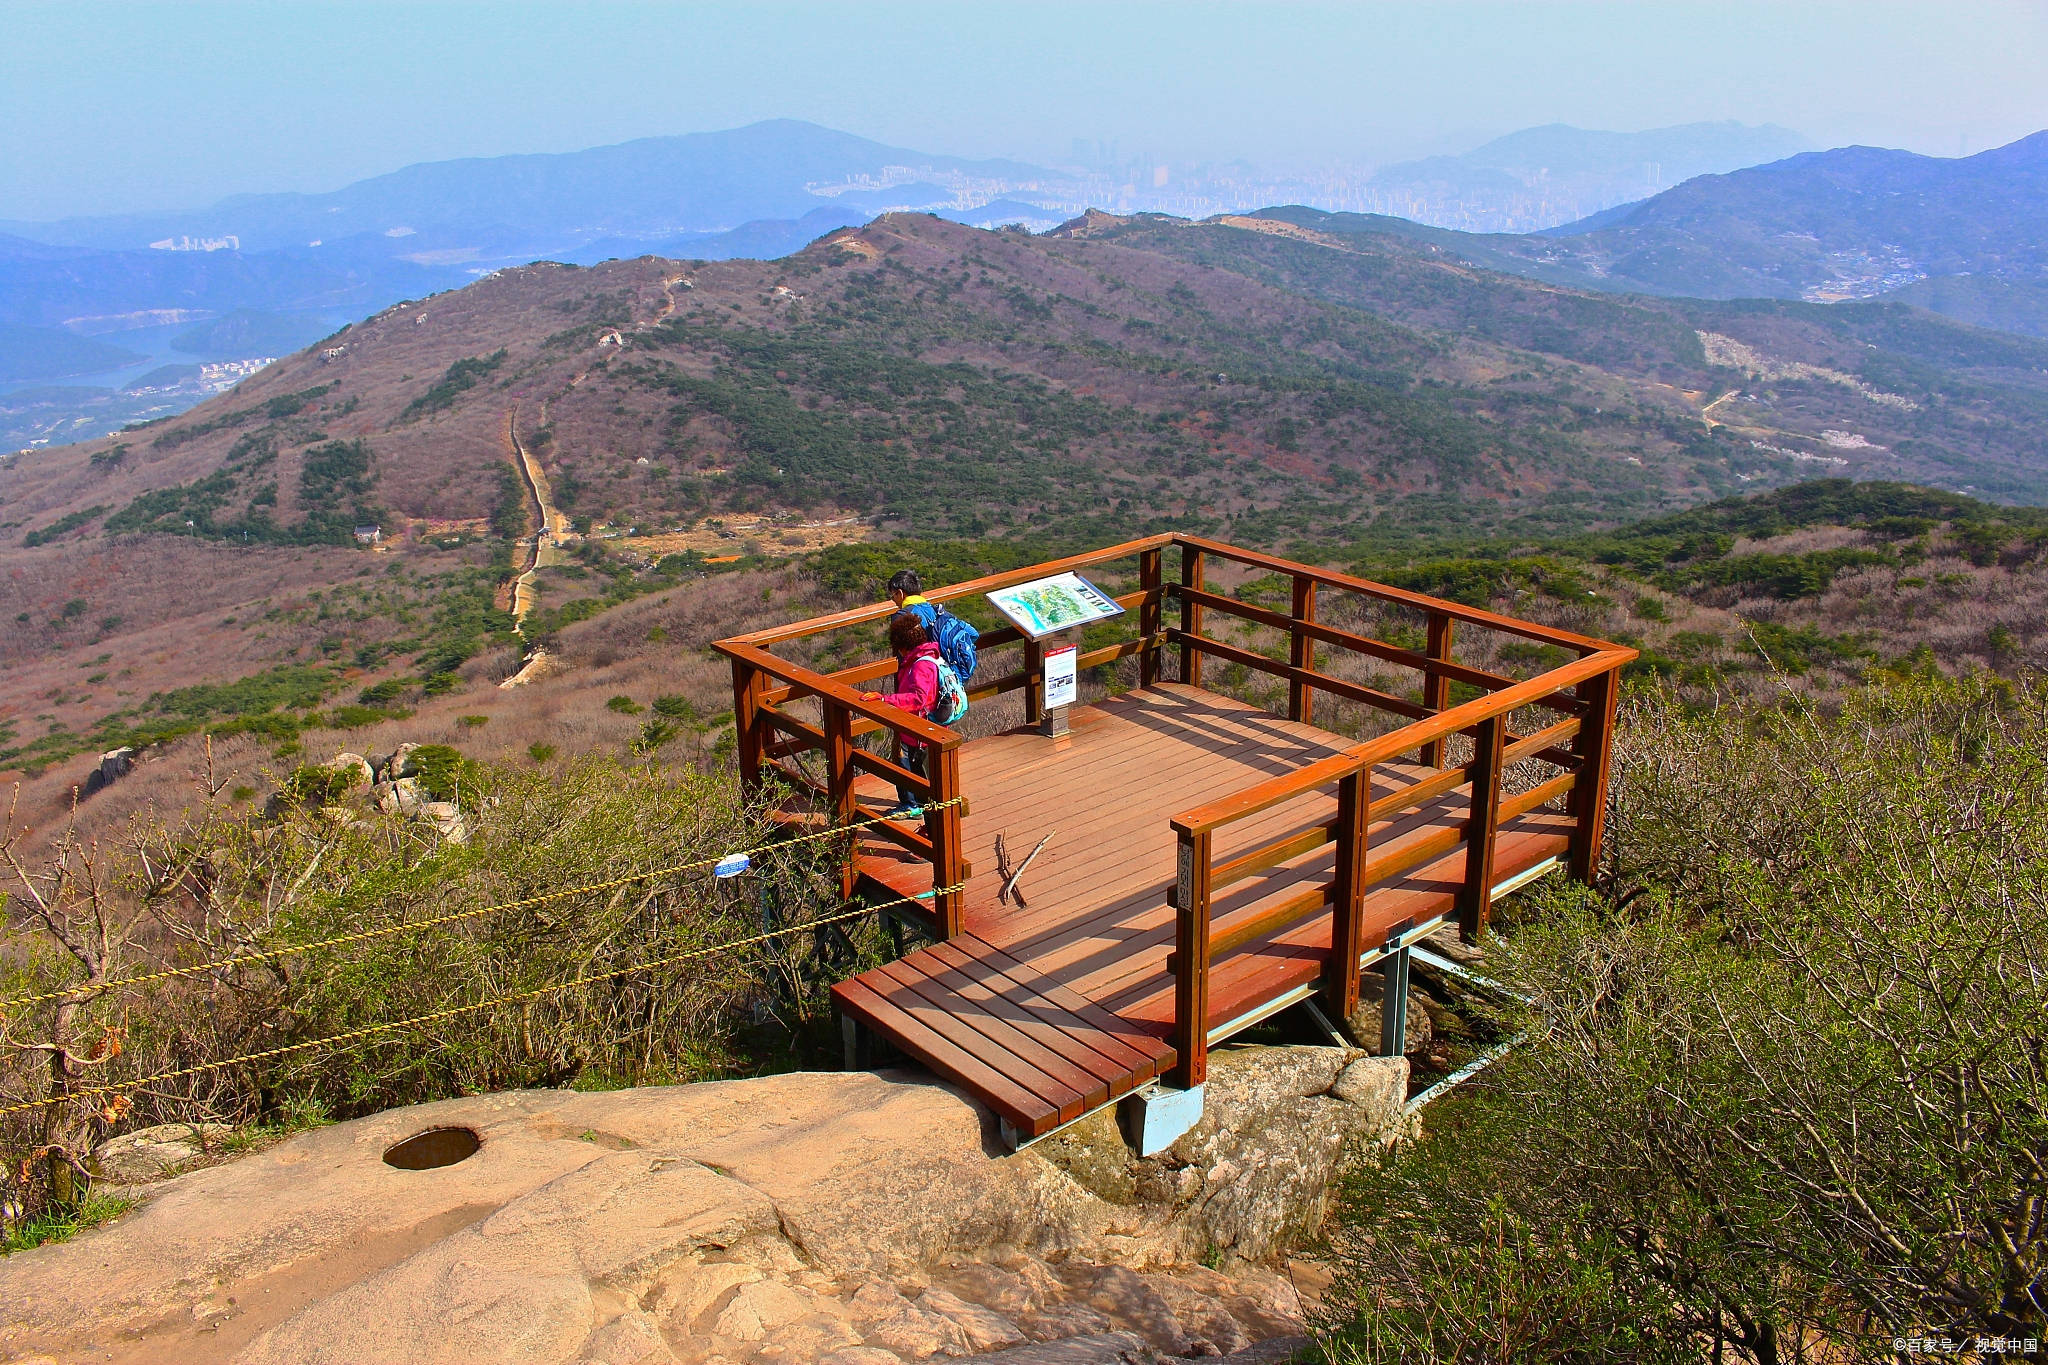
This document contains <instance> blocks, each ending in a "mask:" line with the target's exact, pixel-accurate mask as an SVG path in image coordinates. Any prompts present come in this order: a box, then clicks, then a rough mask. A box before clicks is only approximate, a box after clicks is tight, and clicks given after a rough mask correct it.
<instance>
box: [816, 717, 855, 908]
mask: <svg viewBox="0 0 2048 1365" xmlns="http://www.w3.org/2000/svg"><path fill="white" fill-rule="evenodd" d="M824 719H825V790H826V792H827V795H828V798H829V799H830V801H831V803H832V819H833V821H834V822H835V823H837V824H842V825H844V824H850V823H852V822H853V821H854V820H857V819H859V818H860V807H859V805H858V804H857V802H856V801H855V799H854V792H853V779H854V771H853V712H852V711H851V710H849V709H848V708H847V707H845V706H842V705H840V704H839V703H838V702H836V701H833V700H832V699H831V698H830V697H827V698H825V699H824ZM853 881H854V871H853V856H852V854H851V852H850V851H849V853H848V855H847V859H846V865H845V866H844V867H842V868H841V869H840V870H839V882H840V885H839V893H840V895H842V896H851V895H852V894H853Z"/></svg>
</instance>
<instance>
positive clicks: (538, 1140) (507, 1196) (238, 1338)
mask: <svg viewBox="0 0 2048 1365" xmlns="http://www.w3.org/2000/svg"><path fill="white" fill-rule="evenodd" d="M1215 1068H1216V1069H1215V1073H1214V1075H1213V1076H1212V1078H1211V1082H1210V1084H1211V1087H1212V1090H1211V1092H1210V1097H1211V1098H1210V1105H1209V1113H1208V1114H1207V1115H1206V1116H1205V1117H1204V1119H1203V1121H1202V1123H1201V1124H1200V1125H1198V1126H1197V1127H1196V1129H1195V1130H1193V1131H1192V1132H1190V1133H1189V1134H1187V1135H1186V1136H1185V1137H1184V1138H1183V1139H1182V1141H1181V1142H1180V1143H1178V1144H1176V1145H1175V1147H1174V1148H1173V1149H1172V1150H1171V1151H1169V1152H1167V1153H1164V1154H1162V1155H1161V1156H1159V1157H1155V1158H1151V1159H1149V1160H1145V1161H1139V1160H1137V1159H1135V1158H1132V1157H1131V1156H1130V1153H1129V1149H1128V1148H1124V1149H1122V1150H1123V1156H1122V1158H1121V1159H1120V1160H1119V1159H1117V1158H1114V1157H1113V1156H1112V1148H1111V1144H1112V1143H1113V1142H1120V1139H1117V1138H1116V1136H1115V1129H1114V1124H1113V1121H1108V1120H1102V1121H1096V1122H1095V1126H1093V1127H1090V1126H1089V1125H1088V1124H1084V1125H1082V1126H1081V1128H1082V1129H1086V1130H1087V1132H1088V1133H1089V1134H1090V1135H1091V1136H1090V1137H1089V1139H1088V1142H1087V1143H1086V1144H1082V1143H1080V1142H1079V1140H1078V1138H1077V1137H1075V1136H1072V1135H1068V1136H1062V1137H1056V1138H1054V1139H1051V1140H1048V1141H1047V1142H1044V1143H1041V1144H1039V1145H1038V1146H1036V1147H1032V1148H1027V1149H1026V1150H1025V1151H1023V1152H1020V1153H1016V1154H1007V1153H1005V1152H1004V1151H1003V1150H1002V1149H1001V1148H1000V1147H999V1146H998V1145H997V1143H996V1141H995V1134H994V1125H993V1120H992V1119H991V1117H990V1116H989V1115H988V1114H986V1113H985V1112H983V1111H981V1110H979V1109H977V1108H976V1107H975V1106H973V1105H972V1104H970V1103H969V1102H968V1101H966V1100H965V1099H964V1098H962V1097H961V1096H959V1095H957V1094H955V1093H954V1092H952V1091H951V1090H949V1089H947V1088H945V1087H943V1086H940V1085H936V1084H933V1083H931V1082H930V1081H929V1080H928V1079H926V1078H923V1077H922V1076H921V1075H919V1074H918V1073H885V1074H869V1073H854V1074H846V1075H841V1074H795V1075H786V1076H775V1077H767V1078H762V1079H758V1080H747V1081H732V1082H719V1083H712V1084H704V1085H694V1086H677V1087H670V1088H664V1089H642V1090H624V1091H616V1092H611V1093H600V1094H577V1093H571V1092H557V1091H526V1092H515V1093H510V1094H501V1095H486V1096H478V1097H474V1098H469V1099H460V1100H449V1101H445V1102H442V1103H439V1104H430V1105H421V1106H417V1107H415V1108H410V1109H403V1110H394V1111H391V1112H389V1113H385V1114H379V1115H375V1116H373V1117H370V1118H365V1119H359V1120H355V1121H353V1122H350V1123H344V1124H339V1125H336V1126H334V1127H331V1128H326V1129H322V1130H319V1131H316V1132H312V1133H307V1134H304V1135H301V1136H299V1137H297V1138H294V1139H293V1140H291V1141H289V1142H286V1143H283V1144H281V1145H279V1146H277V1147H274V1148H271V1149H270V1150H268V1151H264V1152H261V1153H258V1154H255V1155H252V1156H248V1157H245V1158H243V1159H241V1160H238V1161H235V1162H233V1163H231V1164H228V1165H225V1166H219V1167H215V1168H212V1169H208V1170H201V1171H195V1172H192V1173H189V1174H186V1175H183V1176H179V1177H177V1178H175V1179H171V1180H168V1181H165V1182H162V1183H160V1184H157V1185H155V1186H152V1187H150V1194H149V1198H148V1200H147V1201H146V1202H145V1204H144V1205H143V1206H142V1207H141V1208H140V1209H138V1210H137V1211H135V1212H133V1213H130V1214H128V1215H126V1216H125V1217H123V1218H122V1219H120V1220H118V1221H117V1222H116V1223H114V1224H111V1225H109V1226H107V1227H104V1228H100V1229H97V1230H95V1231H93V1232H90V1233H86V1234H83V1235H82V1236H80V1237H79V1238H77V1239H76V1240H74V1241H73V1242H70V1243H67V1244H64V1245H60V1246H48V1247H42V1248H38V1249H36V1250H34V1251H30V1252H25V1253H20V1254H17V1255H15V1256H12V1257H9V1258H7V1259H6V1260H5V1261H0V1301H5V1302H7V1303H8V1304H10V1305H11V1306H12V1308H13V1310H14V1311H13V1312H11V1313H10V1317H11V1318H12V1319H13V1321H12V1322H11V1324H10V1325H9V1326H8V1327H7V1328H5V1329H4V1335H0V1346H4V1347H5V1348H7V1352H6V1353H7V1354H8V1355H10V1356H11V1355H14V1354H19V1353H24V1352H34V1351H45V1352H51V1353H53V1354H54V1356H55V1357H56V1358H59V1359H72V1358H78V1359H83V1358H86V1357H88V1356H90V1358H92V1359H96V1360H97V1359H105V1358H107V1354H106V1353H108V1352H116V1353H118V1354H116V1355H115V1357H114V1358H115V1359H117V1360H118V1359H129V1360H137V1361H140V1360H149V1361H152V1362H165V1363H166V1365H175V1363H176V1362H180V1361H199V1360H206V1361H217V1360H219V1361H236V1362H242V1365H256V1363H257V1362H264V1363H266V1365H267V1363H270V1362H276V1363H278V1365H282V1363H283V1362H291V1365H316V1363H317V1362H327V1361H333V1362H341V1361H347V1362H350V1365H357V1363H358V1362H369V1363H371V1365H377V1363H381V1362H392V1363H393V1365H398V1363H400V1362H428V1361H457V1360H461V1361H477V1360H492V1361H527V1362H560V1363H561V1365H571V1363H572V1362H577V1363H580V1365H596V1362H600V1361H602V1362H607V1363H608V1365H629V1362H632V1363H636V1365H638V1363H644V1362H653V1365H668V1363H669V1362H673V1361H684V1362H689V1365H717V1362H719V1361H721V1360H722V1361H724V1362H726V1363H727V1365H739V1362H747V1365H753V1362H761V1363H762V1365H776V1363H777V1362H784V1361H788V1362H799V1361H803V1362H808V1361H829V1362H835V1363H836V1365H888V1362H892V1361H918V1360H926V1359H933V1358H938V1357H963V1356H966V1357H978V1356H990V1357H993V1358H997V1359H1003V1360H1010V1361H1015V1362H1018V1365H1031V1362H1034V1361H1068V1360H1073V1361H1081V1360H1087V1361H1098V1360H1099V1361H1113V1360H1126V1361H1149V1360H1154V1359H1158V1358H1160V1357H1162V1356H1179V1355H1196V1354H1200V1355H1211V1356H1213V1355H1217V1354H1228V1353H1230V1352H1233V1351H1238V1350H1243V1349H1248V1348H1249V1347H1251V1346H1252V1345H1253V1344H1255V1343H1259V1342H1262V1341H1269V1340H1273V1339H1275V1338H1281V1337H1286V1336H1288V1335H1290V1334H1294V1333H1298V1332H1299V1331H1300V1330H1301V1321H1302V1303H1301V1301H1300V1298H1299V1296H1298V1295H1297V1293H1296V1291H1295V1289H1294V1287H1293V1285H1292V1284H1291V1283H1290V1281H1289V1279H1288V1277H1287V1276H1286V1275H1285V1274H1282V1273H1278V1272H1276V1271H1274V1270H1272V1269H1269V1268H1266V1267H1264V1266H1262V1265H1259V1264H1256V1263H1253V1262H1251V1261H1247V1260H1241V1259H1237V1258H1236V1257H1237V1256H1238V1255H1242V1256H1245V1257H1256V1256H1263V1255H1266V1254H1267V1253H1270V1252H1271V1251H1273V1250H1274V1249H1276V1248H1277V1247H1278V1246H1279V1245H1280V1244H1281V1242H1282V1240H1283V1239H1284V1237H1285V1235H1286V1233H1287V1231H1288V1230H1289V1229H1291V1228H1296V1227H1299V1226H1300V1225H1301V1224H1302V1223H1303V1222H1304V1221H1306V1220H1308V1219H1311V1218H1312V1217H1313V1216H1314V1211H1315V1210H1317V1209H1318V1208H1319V1207H1320V1202H1321V1199H1322V1193H1323V1191H1322V1184H1323V1183H1326V1182H1327V1180H1328V1178H1329V1176H1330V1175H1331V1174H1332V1173H1333V1172H1334V1170H1335V1169H1336V1165H1337V1162H1338V1161H1339V1159H1340V1155H1341V1152H1342V1150H1343V1147H1344V1144H1345V1142H1346V1141H1348V1140H1352V1139H1356V1138H1359V1137H1372V1136H1377V1135H1381V1134H1384V1133H1386V1132H1388V1131H1390V1130H1391V1129H1393V1128H1394V1127H1395V1126H1397V1125H1398V1124H1399V1123H1400V1121H1401V1120H1400V1118H1399V1115H1400V1108H1401V1106H1400V1098H1401V1094H1402V1091H1403V1089H1404V1083H1405V1064H1404V1063H1402V1062H1400V1061H1399V1060H1398V1059H1395V1060H1392V1061H1383V1060H1380V1059H1371V1058H1364V1059H1361V1058H1359V1057H1357V1056H1356V1055H1355V1054H1352V1053H1350V1052H1348V1051H1347V1050H1344V1049H1337V1048H1273V1049H1221V1050H1219V1051H1218V1053H1217V1054H1216V1057H1215ZM1104 1123H1107V1125H1108V1126H1107V1127H1106V1128H1105V1127H1103V1126H1102V1125H1103V1124H1104ZM446 1128H459V1129H467V1130H469V1131H471V1132H473V1133H474V1134H475V1136H476V1138H477V1139H479V1140H480V1141H479V1143H478V1144H477V1145H476V1146H475V1148H474V1154H473V1155H468V1156H466V1157H464V1158H463V1159H460V1160H456V1161H454V1162H453V1164H448V1165H441V1166H432V1167H431V1168H429V1169H400V1168H399V1167H396V1166H393V1165H391V1164H388V1163H387V1161H386V1159H385V1156H386V1153H387V1151H389V1150H390V1149H392V1148H393V1146H394V1144H396V1143H399V1142H400V1141H402V1140H404V1139H407V1138H410V1137H413V1136H414V1135H417V1134H420V1133H422V1132H425V1131H427V1130H433V1129H446ZM1075 1131H1076V1132H1079V1131H1080V1130H1075ZM1083 1146H1090V1147H1092V1149H1093V1155H1092V1157H1089V1158H1088V1159H1085V1160H1084V1159H1081V1158H1080V1156H1079V1155H1078V1154H1079V1152H1080V1151H1081V1148H1082V1147H1083ZM416 1149H423V1150H425V1152H426V1153H427V1155H428V1156H429V1157H431V1156H432V1155H433V1154H434V1153H435V1152H436V1151H437V1150H438V1151H439V1152H440V1153H441V1154H442V1155H444V1156H452V1155H458V1154H460V1153H462V1152H467V1151H469V1150H470V1144H468V1143H467V1142H441V1141H439V1140H432V1139H428V1140H423V1141H422V1142H421V1143H420V1144H416ZM416 1149H408V1151H409V1152H411V1153H412V1156H411V1157H408V1156H407V1155H406V1154H401V1153H393V1157H394V1159H409V1160H413V1161H414V1164H429V1165H431V1163H430V1162H425V1163H423V1162H422V1161H420V1160H419V1159H418V1150H416ZM1103 1191H1107V1193H1106V1194H1105V1193H1104V1192H1103ZM1205 1259H1206V1260H1207V1261H1209V1262H1211V1263H1212V1264H1224V1265H1225V1266H1226V1267H1227V1269H1226V1270H1225V1271H1224V1272H1218V1271H1216V1270H1212V1269H1208V1268H1206V1267H1205V1266H1203V1265H1202V1264H1199V1263H1198V1262H1199V1261H1201V1260H1205Z"/></svg>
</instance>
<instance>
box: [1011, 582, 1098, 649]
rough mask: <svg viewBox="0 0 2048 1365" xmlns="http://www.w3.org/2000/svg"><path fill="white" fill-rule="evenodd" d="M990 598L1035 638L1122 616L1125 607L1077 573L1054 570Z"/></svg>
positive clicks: (1038, 638) (1019, 626)
mask: <svg viewBox="0 0 2048 1365" xmlns="http://www.w3.org/2000/svg"><path fill="white" fill-rule="evenodd" d="M988 601H989V605H990V606H992V607H994V608H995V609H996V610H997V611H999V612H1001V613H1002V614H1003V615H1004V616H1005V617H1007V618H1009V620H1010V622H1011V623H1012V624H1013V625H1015V626H1016V627H1017V629H1019V630H1021V631H1023V632H1024V633H1025V634H1026V635H1027V636H1029V637H1030V638H1032V639H1034V640H1042V639H1044V638H1045V637H1046V636H1048V635H1054V634H1057V633H1058V632H1060V631H1063V630H1071V629H1073V628H1074V627H1076V626H1085V625H1088V624H1090V623H1091V622H1095V621H1105V620H1108V619H1109V618H1110V617H1112V616H1121V615H1122V614H1123V610H1124V609H1123V608H1122V607H1120V606H1118V605H1117V604H1116V602H1115V601H1114V600H1113V599H1112V598H1111V597H1110V596H1109V594H1108V593H1106V592H1104V591H1102V589H1100V588H1098V587H1096V586H1095V585H1094V584H1093V583H1090V582H1089V581H1088V580H1087V579H1085V578H1083V577H1081V575H1079V574H1077V573H1062V574H1054V575H1053V576H1052V577H1050V578H1037V579H1033V580H1032V581H1031V582H1029V583H1019V584H1017V585H1016V586H1015V587H1012V588H998V589H996V590H995V591H994V592H992V593H989V594H988Z"/></svg>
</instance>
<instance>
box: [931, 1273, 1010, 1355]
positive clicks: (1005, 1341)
mask: <svg viewBox="0 0 2048 1365" xmlns="http://www.w3.org/2000/svg"><path fill="white" fill-rule="evenodd" d="M917 1307H919V1308H921V1309H923V1310H924V1311H925V1312H927V1313H930V1314H933V1315H934V1316H936V1317H941V1318H944V1319H945V1320H946V1321H947V1322H950V1323H952V1324H953V1326H954V1328H955V1329H956V1330H957V1332H958V1334H959V1338H960V1341H961V1342H962V1344H964V1345H965V1346H966V1347H967V1349H968V1350H970V1351H973V1352H975V1353H977V1354H980V1353H984V1352H988V1351H997V1350H1001V1349H1002V1348H1003V1347H1005V1346H1015V1345H1017V1344H1018V1343H1019V1342H1021V1341H1023V1340H1024V1334H1023V1333H1022V1332H1020V1331H1018V1330H1017V1324H1016V1323H1014V1322H1011V1321H1010V1320H1009V1319H1008V1318H1006V1317H1004V1316H1003V1315H1002V1314H1000V1313H997V1312H994V1311H993V1310H991V1309H987V1308H984V1307H982V1306H981V1305H980V1304H975V1303H969V1302H968V1301H967V1300H965V1299H963V1298H961V1297H960V1296H959V1295H958V1294H953V1293H949V1292H948V1291H946V1290H944V1289H927V1290H925V1291H924V1293H922V1294H919V1295H918V1296H917Z"/></svg>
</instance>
